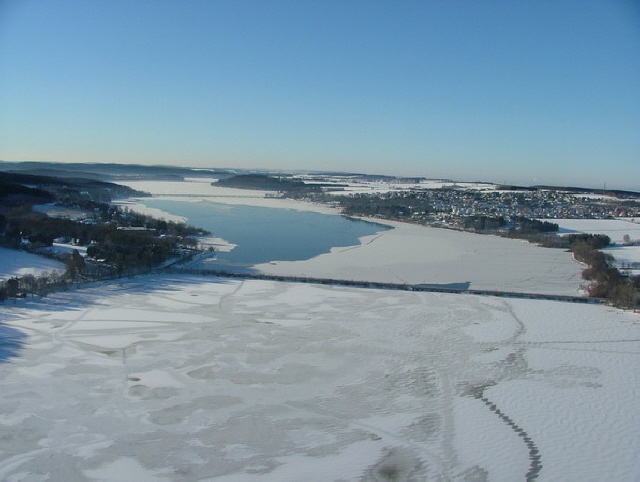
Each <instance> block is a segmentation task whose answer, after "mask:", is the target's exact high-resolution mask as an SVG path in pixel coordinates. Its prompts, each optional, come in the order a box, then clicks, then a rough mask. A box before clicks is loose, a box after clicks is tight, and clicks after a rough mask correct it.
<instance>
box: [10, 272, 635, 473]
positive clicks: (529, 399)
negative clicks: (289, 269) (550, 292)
mask: <svg viewBox="0 0 640 482" xmlns="http://www.w3.org/2000/svg"><path fill="white" fill-rule="evenodd" d="M0 316H1V320H2V321H3V322H4V323H5V324H4V327H3V328H4V330H5V334H7V333H8V334H9V335H13V336H12V337H10V338H11V339H13V340H15V345H17V344H19V343H21V342H22V343H24V346H23V347H22V349H21V350H20V351H19V353H18V356H17V357H14V358H10V359H8V360H5V362H4V363H2V364H0V386H1V387H2V389H1V390H0V427H2V428H1V429H0V431H1V432H2V436H1V437H0V480H12V481H13V480H15V481H17V480H65V481H75V480H140V481H142V480H145V481H146V480H209V479H213V478H216V480H234V481H236V480H247V481H248V480H256V479H259V480H273V481H282V480H311V481H326V480H390V479H394V480H524V478H525V476H526V475H527V474H529V476H535V475H538V476H539V480H552V481H555V480H617V481H624V480H629V481H631V480H638V478H639V477H640V457H639V454H638V447H640V432H639V431H638V427H639V426H640V425H639V423H640V412H639V411H638V410H637V401H638V397H639V396H640V383H639V381H640V370H639V368H640V364H639V361H638V360H639V358H638V356H639V355H640V345H639V344H638V340H639V339H640V319H639V318H638V316H637V315H634V314H631V313H624V312H620V311H617V310H613V309H610V308H607V307H604V306H593V305H576V304H570V303H560V302H552V301H534V300H513V299H498V298H492V297H480V296H473V295H445V294H432V293H415V292H414V293H410V292H397V291H377V290H365V289H355V288H349V289H346V288H343V287H332V286H311V285H301V284H293V283H291V284H290V283H276V282H269V281H239V280H229V279H216V278H198V277H160V278H152V277H141V278H136V279H134V280H128V281H125V282H122V283H114V284H106V285H104V284H103V285H97V286H95V287H93V288H87V289H84V290H80V291H72V292H66V293H57V294H54V295H52V296H50V297H48V298H47V299H45V300H42V301H40V302H39V301H32V300H21V301H19V302H18V303H17V304H15V305H8V306H6V307H5V309H3V312H2V314H1V315H0ZM20 333H26V334H27V335H28V338H26V339H24V338H23V336H24V335H22V338H21V335H20ZM14 348H15V347H14Z"/></svg>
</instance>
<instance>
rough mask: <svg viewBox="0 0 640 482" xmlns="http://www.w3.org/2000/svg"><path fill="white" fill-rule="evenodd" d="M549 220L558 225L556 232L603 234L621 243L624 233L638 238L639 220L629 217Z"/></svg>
mask: <svg viewBox="0 0 640 482" xmlns="http://www.w3.org/2000/svg"><path fill="white" fill-rule="evenodd" d="M551 222H553V223H556V224H557V225H558V226H559V227H560V229H559V231H558V234H569V233H591V234H605V235H607V236H609V238H611V242H613V243H622V242H623V238H624V236H625V234H626V235H629V238H631V239H632V240H640V222H632V221H631V220H630V219H629V220H626V219H551Z"/></svg>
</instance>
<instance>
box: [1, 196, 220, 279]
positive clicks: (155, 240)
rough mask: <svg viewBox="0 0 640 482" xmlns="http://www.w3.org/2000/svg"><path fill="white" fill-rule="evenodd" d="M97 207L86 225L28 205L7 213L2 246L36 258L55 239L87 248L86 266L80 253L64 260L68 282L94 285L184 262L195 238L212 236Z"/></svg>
mask: <svg viewBox="0 0 640 482" xmlns="http://www.w3.org/2000/svg"><path fill="white" fill-rule="evenodd" d="M94 204H95V205H94V209H93V210H92V218H91V219H85V220H83V221H75V220H71V219H68V218H53V217H49V216H47V215H46V214H42V213H36V212H33V211H31V208H30V206H28V205H23V206H20V207H17V208H13V209H9V210H7V211H6V212H5V213H3V214H0V245H1V246H4V247H7V248H11V249H22V250H25V251H28V252H33V253H37V254H42V253H43V248H47V247H49V246H52V245H53V242H54V240H55V239H62V240H64V241H65V242H68V243H69V242H72V243H74V244H76V245H78V246H87V255H88V258H93V259H92V260H89V261H87V262H86V263H85V262H84V258H82V257H81V256H79V254H78V253H77V251H74V252H73V253H72V254H71V255H68V256H70V257H71V258H69V259H66V258H65V259H63V261H64V262H65V264H67V269H68V271H69V273H68V275H67V278H69V279H70V280H75V279H76V277H77V275H78V274H79V275H84V274H86V275H87V276H89V278H91V279H94V278H96V277H97V278H100V277H101V276H103V275H104V274H105V272H106V273H107V275H108V276H112V275H121V274H123V273H125V272H127V271H128V270H131V269H145V268H150V267H153V266H156V265H159V264H161V263H163V262H165V261H167V260H169V259H171V258H173V257H177V256H181V254H182V253H181V250H184V249H189V248H194V247H196V246H197V244H198V243H197V240H196V238H195V236H198V235H203V234H209V232H208V231H205V230H203V229H200V228H195V227H192V226H188V225H186V224H184V223H175V222H172V221H165V220H163V219H155V218H152V217H150V216H146V215H142V214H138V213H134V212H131V211H129V210H127V209H125V210H122V209H120V208H118V207H116V206H110V205H106V204H99V203H98V204H96V203H94ZM81 261H82V263H81ZM89 271H90V272H89ZM60 281H61V280H57V281H56V283H59V282H60ZM45 284H48V281H45ZM9 291H11V290H9Z"/></svg>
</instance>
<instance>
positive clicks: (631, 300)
mask: <svg viewBox="0 0 640 482" xmlns="http://www.w3.org/2000/svg"><path fill="white" fill-rule="evenodd" d="M566 237H567V238H569V240H570V248H569V249H570V250H571V252H572V253H573V256H574V258H575V259H576V260H577V261H580V262H581V263H584V264H586V265H587V266H588V267H587V268H586V269H584V270H583V271H582V278H583V279H585V280H587V281H589V282H590V283H589V285H588V286H587V293H588V295H589V296H594V297H599V298H605V299H606V300H607V301H608V302H609V303H610V304H612V305H613V306H617V307H619V308H626V309H635V308H636V307H638V305H639V302H640V276H629V277H627V276H623V275H622V273H620V271H619V270H618V269H617V268H615V267H613V266H612V264H613V257H612V256H611V255H608V254H605V253H603V252H602V251H599V250H600V249H602V248H605V247H607V246H608V245H609V243H610V240H609V237H608V236H605V235H603V234H573V235H569V236H566Z"/></svg>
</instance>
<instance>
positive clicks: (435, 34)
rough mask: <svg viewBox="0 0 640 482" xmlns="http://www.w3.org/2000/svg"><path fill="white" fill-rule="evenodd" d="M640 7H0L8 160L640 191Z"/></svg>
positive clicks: (614, 2) (1, 140)
mask: <svg viewBox="0 0 640 482" xmlns="http://www.w3.org/2000/svg"><path fill="white" fill-rule="evenodd" d="M638 47H640V6H639V4H637V3H635V2H633V1H632V0H586V1H582V2H534V3H531V2H528V3H527V2H512V1H506V0H505V1H494V2H491V3H485V4H478V3H472V2H446V3H445V2H418V1H409V2H405V3H402V4H398V3H395V2H393V3H392V2H387V1H367V2H364V1H354V2H348V3H347V2H337V1H329V2H322V3H319V2H318V3H307V2H305V3H300V2H294V1H282V0H279V1H273V2H260V1H255V0H242V1H237V2H227V1H200V0H191V1H187V2H177V1H169V0H160V1H154V2H149V1H140V2H124V1H122V0H114V1H113V2H108V3H90V4H88V3H86V2H82V1H80V0H59V1H57V2H55V3H49V2H45V1H38V0H36V1H33V2H21V1H18V0H5V1H3V2H1V3H0V159H4V160H6V161H47V162H90V163H108V162H113V163H119V164H142V165H153V164H158V165H175V166H184V167H192V168H228V169H269V170H284V171H299V170H309V171H342V172H359V173H370V174H385V175H397V176H420V177H427V178H447V179H455V180H460V181H486V182H495V183H509V184H519V185H533V184H550V185H579V186H584V187H590V188H602V187H603V186H604V184H605V183H606V185H607V187H608V188H610V189H628V190H635V191H640V162H639V161H640V136H639V135H638V132H639V129H638V127H640V95H638V93H637V86H638V85H640V49H639V48H638Z"/></svg>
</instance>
